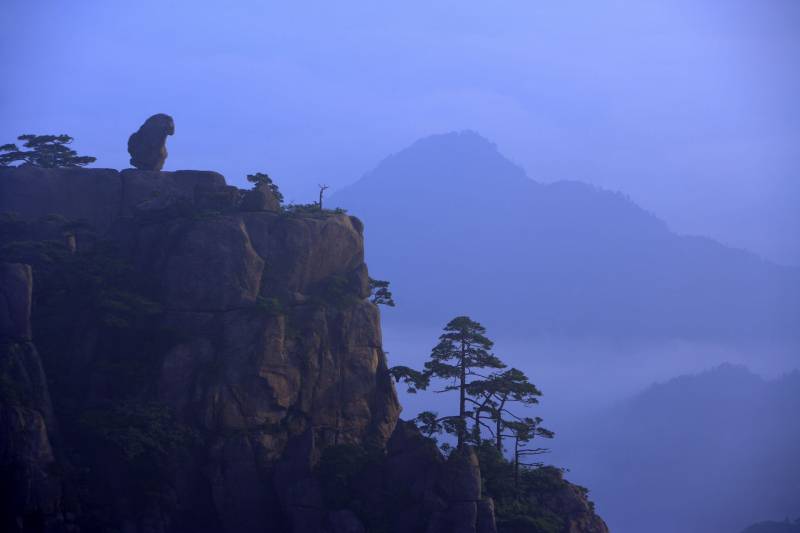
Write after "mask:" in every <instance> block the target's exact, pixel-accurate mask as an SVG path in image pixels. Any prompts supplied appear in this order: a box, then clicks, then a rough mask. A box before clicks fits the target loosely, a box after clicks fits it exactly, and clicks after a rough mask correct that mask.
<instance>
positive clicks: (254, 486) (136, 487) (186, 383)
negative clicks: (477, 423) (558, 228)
mask: <svg viewBox="0 0 800 533" xmlns="http://www.w3.org/2000/svg"><path fill="white" fill-rule="evenodd" d="M250 192H253V191H250ZM0 193H2V194H0V212H5V214H3V215H2V216H0V249H2V250H3V253H4V261H9V262H13V263H12V264H7V263H6V264H3V266H2V268H0V333H2V351H1V353H0V357H1V358H0V385H2V387H0V469H2V473H3V476H2V483H0V485H1V488H2V491H3V493H2V494H0V496H1V497H0V500H2V504H0V514H1V515H2V516H0V524H2V527H3V528H4V530H9V531H18V532H27V531H47V532H60V531H82V532H84V533H85V532H94V531H109V530H119V531H126V532H127V531H130V532H137V533H145V532H148V533H149V532H163V533H170V532H181V531H198V532H203V531H209V532H243V533H247V532H267V533H268V532H281V533H283V532H291V533H317V532H321V533H361V532H364V533H366V532H369V531H376V530H380V531H390V532H396V533H401V532H402V533H414V532H423V531H424V532H427V533H462V532H475V533H494V532H496V531H498V527H499V525H496V524H495V518H494V504H493V502H492V501H491V499H489V498H487V497H485V494H483V493H482V489H481V473H480V468H479V465H478V462H477V458H476V456H475V453H474V452H473V451H472V450H469V449H466V450H463V451H459V452H454V453H453V454H451V455H450V457H449V458H447V459H445V458H444V457H443V456H442V454H441V453H440V452H439V450H438V449H437V448H436V446H435V444H434V443H433V442H432V441H430V440H429V439H425V438H423V437H422V436H421V435H420V434H419V432H418V431H417V430H416V429H415V428H414V427H413V425H411V424H408V423H399V424H398V415H399V412H400V406H399V404H398V401H397V397H396V393H395V389H394V385H393V383H392V381H391V378H390V376H389V373H388V369H387V362H386V357H385V355H384V353H383V350H382V341H381V330H380V322H379V313H378V309H377V308H376V306H375V305H374V304H372V303H371V302H370V301H369V298H368V296H369V283H368V282H369V276H368V271H367V267H366V265H365V263H364V248H363V246H364V243H363V227H362V225H361V223H360V222H359V221H358V219H356V218H355V217H350V216H347V215H346V214H335V213H327V212H321V211H311V212H305V213H303V212H299V213H292V212H286V211H281V210H279V209H276V208H275V207H276V206H274V205H272V204H271V203H270V202H268V201H262V200H263V199H255V200H246V198H248V196H247V193H243V192H242V191H239V190H238V189H236V188H235V187H229V186H227V185H226V184H225V180H224V178H223V177H222V176H220V175H219V174H216V173H213V172H194V171H191V172H190V171H180V172H156V171H144V170H126V171H123V172H117V171H114V170H102V169H87V170H80V171H75V170H59V169H54V170H42V169H38V168H34V167H23V168H14V169H8V168H6V169H0ZM251 198H252V196H251ZM10 212H15V213H17V214H16V215H10V214H9V213H10ZM52 213H60V215H53V214H52ZM61 215H64V216H61ZM65 216H66V217H68V218H65ZM75 219H83V220H84V226H81V227H82V228H83V229H81V230H78V231H79V235H78V237H77V248H76V249H75V250H70V249H69V247H68V246H66V245H65V241H64V239H63V238H62V235H63V232H64V231H65V230H64V228H67V227H69V228H73V227H75V224H74V220H75ZM70 231H75V230H70ZM80 232H82V233H80ZM24 264H30V265H31V267H28V266H25V265H24ZM32 284H33V291H34V298H33V299H32V298H31V286H32ZM37 287H38V289H37ZM37 291H38V292H37ZM32 302H35V304H34V305H33V318H32V320H31V319H29V316H30V315H31V307H32ZM31 322H32V324H31ZM33 342H35V343H36V346H35V347H34V345H33ZM45 372H46V373H47V375H48V377H49V385H48V380H45V378H44V373H45ZM9 384H10V385H9ZM50 397H52V398H53V399H54V401H53V402H52V405H51V402H50ZM59 428H60V429H61V431H59ZM67 452H68V453H67ZM342 461H344V462H343V463H342ZM342 464H344V466H345V468H344V470H342ZM348 465H349V466H348ZM354 465H355V466H354ZM343 480H346V482H345V481H343ZM342 483H344V485H343V484H342ZM562 484H563V483H562ZM345 496H346V498H345ZM540 496H541V495H540ZM579 496H580V494H577V495H569V494H567V495H564V494H562V495H553V496H552V497H551V499H552V501H550V500H548V501H547V502H544V503H543V505H561V503H560V502H562V501H569V502H572V500H574V498H575V497H579ZM537 497H538V496H537ZM548 497H550V496H548ZM570 498H572V499H570ZM579 499H580V498H579ZM582 501H585V498H584V499H583V500H582ZM570 505H572V504H570ZM581 516H583V515H581ZM587 516H590V517H591V516H594V515H593V513H589V515H587ZM598 520H599V519H598ZM601 522H602V521H601ZM570 524H571V525H570V526H569V527H570V529H569V530H565V533H566V532H567V531H569V533H605V532H604V531H603V530H600V529H591V528H590V527H589V526H586V525H585V524H584V522H581V521H580V520H577V521H573V522H570ZM500 531H501V532H502V531H503V530H502V529H500ZM509 531H510V530H509ZM520 531H521V530H520Z"/></svg>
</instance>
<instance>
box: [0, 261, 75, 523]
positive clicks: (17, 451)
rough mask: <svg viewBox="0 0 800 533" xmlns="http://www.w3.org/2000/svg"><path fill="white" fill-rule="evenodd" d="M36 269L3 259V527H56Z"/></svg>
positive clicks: (56, 487) (56, 489)
mask: <svg viewBox="0 0 800 533" xmlns="http://www.w3.org/2000/svg"><path fill="white" fill-rule="evenodd" d="M31 283H32V278H31V269H30V267H29V266H28V265H22V264H11V263H0V529H2V530H3V531H9V532H22V531H40V530H43V529H44V530H48V531H56V530H58V528H59V527H60V526H61V525H63V521H64V516H63V514H62V502H61V499H62V494H61V480H60V479H59V477H58V474H56V471H57V468H56V466H57V462H56V457H55V454H54V452H53V446H52V443H51V432H52V430H53V429H54V427H55V422H54V418H53V414H52V407H51V405H50V397H49V395H48V390H47V382H46V380H45V377H44V372H43V370H42V366H41V361H40V360H39V354H38V353H37V352H36V348H35V347H34V345H33V344H32V343H31V342H30V339H31V327H30V310H31Z"/></svg>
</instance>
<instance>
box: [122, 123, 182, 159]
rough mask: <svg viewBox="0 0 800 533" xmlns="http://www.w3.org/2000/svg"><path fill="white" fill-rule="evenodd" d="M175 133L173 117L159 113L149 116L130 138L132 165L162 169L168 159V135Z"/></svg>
mask: <svg viewBox="0 0 800 533" xmlns="http://www.w3.org/2000/svg"><path fill="white" fill-rule="evenodd" d="M174 133H175V122H174V121H173V120H172V117H171V116H169V115H165V114H164V113H158V114H156V115H153V116H152V117H150V118H148V119H147V120H146V121H145V122H144V124H142V126H141V127H140V128H139V129H138V130H137V131H136V132H135V133H133V134H132V135H131V136H130V138H129V139H128V153H130V154H131V165H132V166H134V167H136V168H138V169H140V170H161V169H162V168H164V161H166V160H167V146H166V141H167V136H168V135H173V134H174Z"/></svg>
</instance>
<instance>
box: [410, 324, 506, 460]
mask: <svg viewBox="0 0 800 533" xmlns="http://www.w3.org/2000/svg"><path fill="white" fill-rule="evenodd" d="M493 345H494V343H493V342H492V341H491V340H489V338H488V337H486V328H484V327H483V326H482V325H481V324H479V323H478V322H475V321H474V320H472V319H471V318H469V317H467V316H458V317H456V318H454V319H453V320H451V321H450V322H448V324H447V325H446V326H445V327H444V333H442V335H440V336H439V343H438V344H437V345H436V346H435V347H434V348H433V350H432V351H431V358H430V360H429V361H428V362H426V363H425V372H426V373H427V374H428V375H430V376H433V377H437V378H440V379H443V380H447V381H449V384H447V385H446V386H445V387H444V389H443V390H442V391H441V392H447V391H458V392H459V409H458V417H459V418H460V419H461V422H460V423H459V426H458V444H459V446H460V445H462V444H463V443H464V441H465V440H466V437H467V434H466V422H467V416H468V415H469V414H470V413H468V412H467V409H466V396H467V394H468V393H469V391H468V389H469V386H470V383H471V381H473V380H475V379H482V378H484V375H483V374H482V373H481V372H482V371H483V369H486V368H503V367H505V364H504V363H503V362H502V361H500V359H498V358H497V357H496V356H495V355H494V354H492V353H491V349H492V346H493Z"/></svg>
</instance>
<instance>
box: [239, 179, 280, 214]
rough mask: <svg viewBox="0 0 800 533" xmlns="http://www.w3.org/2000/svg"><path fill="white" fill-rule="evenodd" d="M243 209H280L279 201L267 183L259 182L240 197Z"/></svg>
mask: <svg viewBox="0 0 800 533" xmlns="http://www.w3.org/2000/svg"><path fill="white" fill-rule="evenodd" d="M242 209H243V210H244V211H280V209H281V202H280V200H279V199H278V197H277V196H275V193H274V192H273V191H272V189H271V188H270V186H269V184H267V183H259V184H258V185H256V186H255V187H254V188H253V189H252V190H249V191H247V192H246V193H245V194H244V197H243V198H242Z"/></svg>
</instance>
